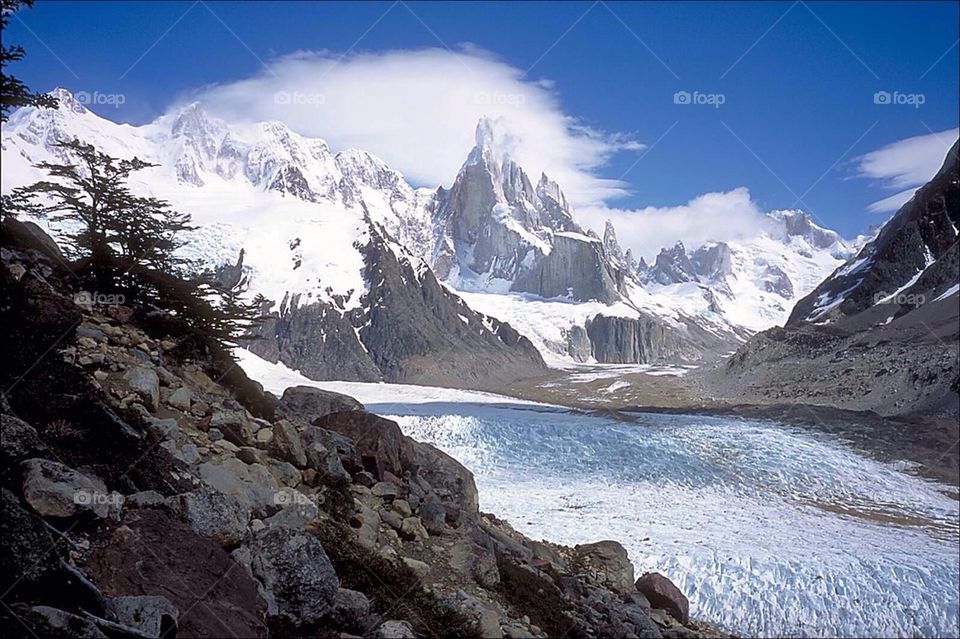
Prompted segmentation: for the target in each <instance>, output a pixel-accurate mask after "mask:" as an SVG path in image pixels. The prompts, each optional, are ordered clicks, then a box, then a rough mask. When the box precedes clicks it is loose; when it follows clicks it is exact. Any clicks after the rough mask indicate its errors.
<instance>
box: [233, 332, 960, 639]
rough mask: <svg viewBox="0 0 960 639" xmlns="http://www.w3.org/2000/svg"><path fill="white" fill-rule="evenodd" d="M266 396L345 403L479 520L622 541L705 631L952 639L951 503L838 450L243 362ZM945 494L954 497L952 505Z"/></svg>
mask: <svg viewBox="0 0 960 639" xmlns="http://www.w3.org/2000/svg"><path fill="white" fill-rule="evenodd" d="M238 355H239V356H240V364H241V366H242V367H243V369H244V370H245V371H246V372H247V374H248V375H250V376H251V378H253V379H256V380H257V381H259V382H261V383H262V384H263V385H264V388H265V389H266V390H268V391H270V392H273V393H277V394H282V392H283V390H284V389H285V388H287V387H289V386H294V385H300V384H303V385H311V386H316V387H318V388H324V389H327V390H333V391H337V392H342V393H347V394H349V395H352V396H353V397H356V398H357V399H358V400H360V401H361V402H363V403H364V404H365V405H366V408H367V410H370V411H372V412H374V413H378V414H381V415H385V416H388V417H389V418H391V419H394V420H395V421H396V422H397V423H398V424H399V425H400V427H401V428H402V430H403V431H404V433H405V434H407V435H409V436H411V437H413V438H414V439H417V440H420V441H424V442H428V443H431V444H433V445H435V446H437V447H438V448H440V449H441V450H443V451H444V452H446V453H448V454H450V455H451V456H453V457H454V458H456V459H457V460H458V461H459V462H460V463H462V464H464V465H465V466H466V467H467V468H469V469H470V470H471V471H472V472H473V473H474V476H475V478H476V482H477V487H478V490H479V493H480V507H481V510H484V511H486V512H491V513H494V514H495V515H496V516H497V517H499V518H501V519H505V520H507V521H509V522H510V523H511V525H513V526H514V528H516V529H517V530H519V531H520V532H522V533H524V534H525V535H527V536H529V537H532V538H534V539H538V538H545V539H549V540H551V541H553V542H559V543H564V544H569V545H573V544H578V543H587V542H594V541H598V540H600V539H615V540H617V541H620V542H621V543H622V544H623V545H624V546H625V547H626V549H627V551H628V553H629V555H630V559H631V561H632V562H633V564H634V567H635V569H636V574H637V575H638V576H639V575H640V574H642V573H644V572H649V571H657V572H660V573H662V574H664V575H666V576H668V577H669V578H670V579H671V580H673V581H674V582H675V583H676V584H677V586H678V587H679V588H680V589H681V590H682V591H683V592H684V593H685V594H686V595H687V596H688V598H689V599H690V612H691V615H692V616H693V617H695V618H700V619H703V620H707V621H710V622H712V623H715V624H718V625H719V626H721V627H722V628H724V629H726V630H728V631H730V632H733V633H737V634H740V635H743V636H763V637H780V636H790V637H838V636H839V637H853V636H897V637H908V636H957V634H958V633H960V594H958V585H960V555H958V552H957V549H958V545H960V503H958V501H957V498H956V491H955V489H953V488H951V487H947V486H945V485H942V484H938V483H936V482H933V481H929V480H926V479H923V478H920V477H917V476H915V475H911V474H909V472H908V471H909V468H910V465H909V464H908V463H906V462H897V463H891V462H882V461H878V460H875V459H872V458H870V457H868V456H866V455H864V454H862V453H860V452H859V451H857V450H854V449H853V448H851V447H849V446H848V445H847V444H845V443H844V442H843V441H842V440H840V439H838V438H836V437H835V436H828V435H825V434H819V433H814V432H810V431H808V430H803V429H800V428H797V427H793V426H787V425H784V424H780V423H775V422H770V421H762V420H748V419H739V418H734V417H722V418H721V417H706V416H695V415H662V414H650V413H635V414H632V417H633V419H632V420H631V421H617V420H613V419H609V418H604V417H597V416H594V415H590V414H584V413H578V412H574V411H569V410H567V409H564V408H561V407H558V406H551V405H547V404H540V403H535V402H529V401H523V400H517V399H514V398H510V397H504V396H500V395H496V394H492V393H478V392H474V391H462V390H455V389H447V388H431V387H418V386H409V385H398V384H369V383H358V382H314V381H311V380H308V379H307V378H305V377H303V376H302V375H300V374H299V373H297V372H296V371H292V370H290V369H288V368H286V367H283V366H282V365H278V364H271V363H269V362H265V361H263V360H261V359H259V358H257V357H256V356H255V355H253V354H250V353H249V352H246V351H238ZM951 491H952V492H951Z"/></svg>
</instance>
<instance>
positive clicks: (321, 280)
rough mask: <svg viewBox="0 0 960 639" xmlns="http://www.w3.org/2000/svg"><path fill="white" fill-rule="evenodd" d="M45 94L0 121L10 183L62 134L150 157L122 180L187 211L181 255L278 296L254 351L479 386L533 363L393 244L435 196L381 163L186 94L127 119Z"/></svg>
mask: <svg viewBox="0 0 960 639" xmlns="http://www.w3.org/2000/svg"><path fill="white" fill-rule="evenodd" d="M54 95H55V97H57V98H58V100H59V103H60V106H59V108H57V109H35V108H24V109H21V110H19V111H17V112H16V113H14V114H13V115H12V117H11V118H10V120H9V122H8V123H7V124H6V125H5V126H4V130H3V142H2V143H3V190H4V192H7V191H8V190H9V189H10V188H12V187H14V186H18V185H21V184H26V183H31V182H33V181H35V180H37V179H40V178H41V177H45V176H44V175H43V174H42V172H41V171H39V170H38V169H35V168H34V167H33V166H32V165H33V164H35V163H37V162H40V161H45V160H56V161H70V158H68V157H66V156H65V155H64V151H63V149H61V148H59V147H57V146H56V143H57V142H58V141H62V140H68V139H73V138H79V139H81V140H83V141H86V142H89V143H92V144H94V145H95V146H97V147H98V148H99V149H101V150H102V151H104V152H106V153H108V154H110V155H113V156H115V157H124V158H129V157H132V156H137V157H139V158H141V159H143V160H146V161H149V162H152V163H155V164H156V165H157V166H155V167H152V168H148V169H145V170H143V171H141V172H138V173H136V174H134V177H133V178H132V179H131V186H132V187H133V188H135V189H137V190H140V191H142V192H145V193H150V194H153V195H156V196H158V197H161V198H164V199H166V200H169V201H170V202H171V204H172V205H173V206H174V207H175V208H177V209H179V210H181V211H184V212H188V213H190V214H191V215H192V216H193V221H194V223H195V224H196V225H197V226H198V227H199V228H198V229H197V230H196V231H194V232H193V235H192V237H191V238H190V241H189V242H188V243H187V245H186V246H185V247H184V251H185V252H187V253H189V254H190V256H191V257H194V258H198V259H200V260H202V261H203V262H204V263H206V264H207V265H208V266H211V267H215V268H220V269H221V271H222V272H224V273H230V274H231V275H232V276H233V278H234V279H235V280H237V281H239V280H240V279H242V280H243V281H244V282H245V283H246V285H247V286H248V287H249V293H250V294H251V295H252V294H255V293H260V294H263V295H264V296H265V297H266V298H267V299H268V300H271V301H272V303H273V304H272V306H271V307H270V309H268V310H270V311H271V313H272V319H271V320H270V321H268V322H266V323H265V324H263V325H262V326H261V328H260V330H261V335H262V336H263V337H264V339H263V340H260V341H257V342H255V343H254V346H253V347H252V349H253V350H256V351H257V352H258V353H260V354H262V355H263V356H266V357H268V358H270V359H272V360H273V361H282V362H283V363H284V364H286V365H288V366H290V367H291V368H295V369H300V370H302V371H303V372H304V373H305V374H308V375H310V376H311V377H314V378H316V379H352V380H361V381H374V380H380V379H384V380H388V381H405V382H410V383H428V384H449V385H458V384H459V385H467V386H474V387H483V386H487V387H493V386H495V385H496V384H502V383H506V382H509V381H510V380H512V379H517V378H519V377H523V376H529V375H531V374H535V373H536V372H537V371H539V370H541V369H542V368H543V365H544V364H543V360H542V358H541V357H540V355H539V353H538V352H537V351H536V349H535V348H534V347H533V346H532V345H531V344H530V342H529V341H528V340H526V339H525V338H524V337H523V336H521V335H519V334H517V333H516V331H514V330H512V329H511V328H510V327H509V326H508V325H506V324H504V323H503V322H500V321H499V320H497V319H496V318H492V317H486V316H483V315H480V314H478V313H476V312H474V311H473V310H472V309H470V308H469V307H468V306H467V305H466V304H465V303H464V302H463V301H462V300H461V299H459V298H458V297H457V296H456V295H455V294H454V293H452V292H451V291H449V290H447V289H446V288H444V287H443V286H441V285H440V284H439V283H438V282H437V280H436V278H435V277H434V276H433V273H432V272H431V271H430V269H429V267H428V266H427V265H426V264H425V263H424V262H423V261H422V260H420V259H419V258H417V257H416V256H415V255H413V254H411V253H410V252H408V251H407V250H406V249H405V248H404V247H403V246H402V245H401V244H399V243H398V242H397V240H396V239H395V237H396V236H403V237H407V238H411V237H415V236H416V233H417V232H419V230H418V229H419V227H418V226H417V224H415V223H414V222H413V221H414V220H416V216H417V215H418V211H425V210H426V206H425V204H424V202H426V201H429V200H430V198H431V197H432V195H431V192H429V191H417V190H415V189H413V188H411V187H410V186H409V185H408V184H407V183H406V181H405V180H404V179H403V177H402V176H401V175H400V174H399V173H397V172H396V171H392V170H391V169H389V168H388V167H387V166H386V165H385V164H384V163H383V162H381V161H380V160H378V159H377V158H374V157H373V156H371V155H369V154H367V153H365V152H363V151H344V152H342V153H338V154H334V153H332V152H331V151H330V150H329V148H328V147H327V145H326V143H324V142H323V141H322V140H316V139H310V138H306V137H303V136H300V135H298V134H296V133H294V132H293V131H290V130H289V129H288V128H287V127H285V126H284V125H283V124H280V123H275V122H272V123H260V124H256V125H243V126H240V125H230V124H228V123H226V122H223V121H221V120H218V119H216V118H212V117H210V116H209V115H208V114H206V113H205V112H204V111H203V109H202V108H201V107H200V106H199V105H196V104H194V105H189V106H187V107H186V108H184V109H182V110H180V111H178V112H176V113H172V114H169V115H166V116H163V117H161V118H159V119H157V120H156V121H154V122H152V123H150V124H147V125H144V126H138V127H135V126H130V125H125V124H116V123H113V122H110V121H109V120H106V119H104V118H101V117H99V116H97V115H96V114H94V113H92V112H91V111H89V110H88V109H86V108H85V107H84V106H83V105H81V104H79V103H78V102H77V101H76V100H75V99H74V97H73V96H72V95H71V94H70V93H69V92H67V91H64V90H58V91H56V92H55V93H54ZM40 222H41V224H42V223H43V221H42V220H41V221H40ZM54 231H55V229H54ZM238 256H239V257H240V260H239V261H238ZM224 265H231V268H229V269H223V268H222V267H223V266H224Z"/></svg>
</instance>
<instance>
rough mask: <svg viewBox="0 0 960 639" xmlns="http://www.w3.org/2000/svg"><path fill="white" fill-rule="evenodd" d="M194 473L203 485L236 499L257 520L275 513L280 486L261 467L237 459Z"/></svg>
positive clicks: (207, 464) (202, 467)
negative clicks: (248, 509)
mask: <svg viewBox="0 0 960 639" xmlns="http://www.w3.org/2000/svg"><path fill="white" fill-rule="evenodd" d="M197 473H198V474H199V475H200V478H201V479H202V480H203V481H204V483H206V484H207V485H209V486H211V487H212V488H213V489H214V490H217V491H220V492H222V493H226V494H228V495H233V496H234V497H236V498H238V499H239V500H240V502H241V503H242V504H244V506H245V507H248V508H250V511H251V512H252V513H253V514H254V515H256V516H257V517H259V518H263V517H269V516H270V515H272V514H273V513H274V512H276V511H277V510H278V507H277V505H276V503H275V497H274V496H275V494H276V492H277V490H279V489H280V484H279V483H278V482H277V480H276V479H275V478H274V477H273V475H272V474H271V473H270V471H269V470H267V468H266V466H263V465H262V464H249V465H248V464H244V463H243V462H242V461H240V460H239V459H236V458H233V459H226V460H223V461H222V462H220V463H213V462H204V463H202V464H200V465H199V466H197Z"/></svg>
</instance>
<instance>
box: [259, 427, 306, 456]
mask: <svg viewBox="0 0 960 639" xmlns="http://www.w3.org/2000/svg"><path fill="white" fill-rule="evenodd" d="M268 450H269V451H270V453H271V454H273V455H274V456H275V457H278V458H280V459H282V460H284V461H288V462H290V463H291V464H293V465H294V466H296V467H297V468H305V467H306V465H307V455H306V453H305V452H304V450H303V444H302V443H301V442H300V433H298V432H297V429H296V427H295V426H294V425H293V424H292V423H290V422H288V421H287V420H285V419H284V420H280V421H278V422H277V423H275V424H274V425H273V439H272V440H270V444H269V448H268Z"/></svg>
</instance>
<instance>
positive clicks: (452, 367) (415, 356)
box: [250, 224, 545, 389]
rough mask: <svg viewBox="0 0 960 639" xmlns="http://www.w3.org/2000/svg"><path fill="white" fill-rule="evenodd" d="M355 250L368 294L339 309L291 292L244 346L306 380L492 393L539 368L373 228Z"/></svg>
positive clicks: (509, 333)
mask: <svg viewBox="0 0 960 639" xmlns="http://www.w3.org/2000/svg"><path fill="white" fill-rule="evenodd" d="M370 229H371V230H370V234H369V235H370V241H369V243H368V244H367V245H366V246H364V247H363V248H362V249H361V251H362V253H363V259H364V265H365V268H364V278H365V279H366V280H367V282H369V289H368V291H367V293H366V294H365V295H364V297H363V298H362V299H361V303H360V307H359V308H355V309H352V310H350V311H348V312H344V311H341V310H340V309H338V308H336V307H335V306H334V305H333V304H330V303H326V302H322V301H318V302H312V303H307V304H304V303H302V301H301V297H300V296H299V295H294V296H292V297H290V298H289V299H285V300H284V301H283V303H282V304H281V305H280V307H279V309H277V311H275V312H272V313H270V314H269V319H268V320H267V321H266V322H264V323H263V324H262V325H261V326H260V327H259V328H258V329H257V333H258V335H259V336H260V337H262V338H263V339H261V340H257V341H255V342H252V343H251V344H250V350H251V351H253V352H254V353H256V354H258V355H260V356H261V357H263V358H265V359H268V360H270V361H273V362H276V361H280V362H283V363H284V364H286V365H287V366H289V367H290V368H294V369H297V370H300V371H302V372H303V373H304V374H305V375H307V376H309V377H310V378H311V379H318V380H325V379H341V380H352V381H381V380H382V381H388V382H400V383H415V384H428V385H440V384H442V385H445V386H454V387H467V388H481V389H489V388H498V387H502V385H503V384H506V383H509V382H511V381H514V380H516V379H518V378H520V377H525V376H530V375H534V374H536V373H537V372H538V371H540V370H542V369H544V368H545V364H544V363H543V359H542V358H541V356H540V354H539V352H538V351H537V350H536V348H534V347H533V345H532V344H531V343H530V342H529V340H527V339H526V338H524V337H521V336H520V335H519V334H517V333H516V331H514V330H513V329H512V328H511V327H510V326H509V325H508V324H505V323H502V322H500V321H498V320H496V319H493V318H489V317H486V316H484V315H481V314H479V313H476V312H474V311H473V310H471V309H470V308H469V307H468V306H467V305H466V304H465V303H464V302H463V300H461V299H460V298H459V297H457V296H456V295H455V294H453V293H451V292H450V291H448V290H447V289H446V288H444V287H443V286H442V285H441V284H440V283H439V282H438V281H437V279H436V278H435V277H434V275H433V273H432V272H431V271H430V269H428V268H426V267H425V265H418V263H417V261H416V260H413V259H410V258H408V257H406V256H402V255H401V254H399V253H398V252H397V251H396V250H395V248H394V245H393V244H392V242H391V241H390V240H389V239H388V237H387V236H386V233H385V232H384V231H383V230H382V229H379V228H377V227H375V226H374V225H373V224H371V227H370Z"/></svg>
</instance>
